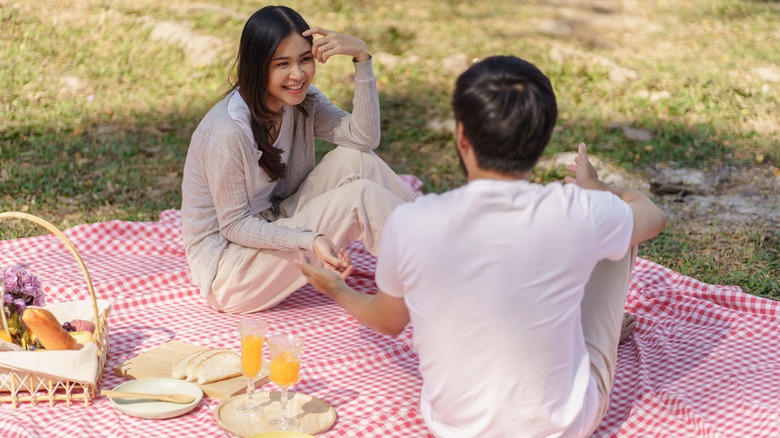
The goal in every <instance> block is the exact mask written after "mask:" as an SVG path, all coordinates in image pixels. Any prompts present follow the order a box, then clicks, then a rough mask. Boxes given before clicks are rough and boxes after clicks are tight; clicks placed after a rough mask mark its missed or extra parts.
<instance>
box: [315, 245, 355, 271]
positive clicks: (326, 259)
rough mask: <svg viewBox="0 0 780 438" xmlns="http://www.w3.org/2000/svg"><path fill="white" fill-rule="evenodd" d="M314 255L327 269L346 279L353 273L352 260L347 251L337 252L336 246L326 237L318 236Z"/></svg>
mask: <svg viewBox="0 0 780 438" xmlns="http://www.w3.org/2000/svg"><path fill="white" fill-rule="evenodd" d="M312 251H314V254H315V255H316V256H317V257H318V258H319V259H320V260H322V263H323V265H324V267H325V268H327V269H329V270H331V271H333V272H335V273H336V274H338V275H339V276H340V277H341V278H344V279H346V278H347V277H349V274H351V273H352V259H350V258H349V255H347V252H346V251H345V250H343V249H342V250H340V251H337V250H336V246H335V245H334V244H333V242H331V241H330V239H328V238H327V237H325V236H317V237H316V238H315V239H314V245H312Z"/></svg>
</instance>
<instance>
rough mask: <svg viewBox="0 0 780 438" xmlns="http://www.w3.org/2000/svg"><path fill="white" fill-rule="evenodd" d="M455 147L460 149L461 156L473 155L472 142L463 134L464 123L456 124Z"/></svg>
mask: <svg viewBox="0 0 780 438" xmlns="http://www.w3.org/2000/svg"><path fill="white" fill-rule="evenodd" d="M455 132H456V133H455V147H457V148H458V152H460V155H461V156H466V155H467V154H471V153H472V150H471V142H470V141H469V139H468V137H466V134H464V132H463V123H462V122H456V125H455Z"/></svg>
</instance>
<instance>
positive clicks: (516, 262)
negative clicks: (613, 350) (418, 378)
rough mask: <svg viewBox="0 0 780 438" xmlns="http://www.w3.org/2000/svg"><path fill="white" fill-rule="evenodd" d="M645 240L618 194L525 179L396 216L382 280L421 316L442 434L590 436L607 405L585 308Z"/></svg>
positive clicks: (429, 412)
mask: <svg viewBox="0 0 780 438" xmlns="http://www.w3.org/2000/svg"><path fill="white" fill-rule="evenodd" d="M632 227H633V216H632V212H631V210H630V209H629V207H628V205H627V204H625V203H624V202H623V201H622V200H620V199H619V198H618V197H617V196H615V195H613V194H611V193H608V192H602V191H592V190H583V189H582V188H580V187H578V186H576V185H573V184H567V185H561V184H558V183H554V184H548V185H540V184H534V183H530V182H528V181H524V180H513V181H505V180H475V181H472V182H470V183H469V184H467V185H466V186H464V187H461V188H459V189H456V190H453V191H450V192H447V193H444V194H442V195H426V196H424V197H422V198H418V199H417V200H416V201H415V202H414V203H411V204H404V205H401V206H399V207H397V208H396V209H395V210H394V212H393V213H392V214H391V215H390V217H389V218H388V220H387V222H386V224H385V227H384V230H383V234H382V240H381V244H380V249H379V260H378V262H377V268H376V281H377V286H378V288H379V290H381V291H382V292H384V293H386V294H388V295H390V296H394V297H399V298H400V297H403V298H404V301H405V303H406V306H407V307H408V308H409V313H410V317H411V322H412V325H413V333H414V347H415V350H416V351H417V353H418V355H419V358H420V372H421V374H422V378H423V388H422V394H421V410H422V414H423V417H424V419H425V422H426V424H427V425H428V427H429V429H430V431H431V432H432V433H434V434H435V435H437V436H441V437H477V436H482V437H488V436H489V437H520V436H534V437H536V436H545V437H547V436H581V435H583V434H585V433H587V432H588V430H589V428H590V427H591V425H592V424H593V423H594V421H596V420H597V419H596V416H597V415H598V413H597V406H598V401H599V400H598V391H597V387H596V382H595V380H594V379H593V378H592V377H591V373H590V362H589V358H588V353H587V350H586V348H585V344H584V340H583V334H582V326H581V322H580V302H581V300H582V296H583V291H584V286H585V283H586V282H587V280H588V278H589V276H590V273H591V271H592V270H593V268H594V266H595V265H596V263H597V262H598V261H599V260H602V259H611V260H617V259H620V258H621V257H623V256H625V254H626V251H627V250H628V248H629V244H630V238H631V233H632Z"/></svg>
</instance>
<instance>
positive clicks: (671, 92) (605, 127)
mask: <svg viewBox="0 0 780 438" xmlns="http://www.w3.org/2000/svg"><path fill="white" fill-rule="evenodd" d="M288 4H289V5H290V6H291V7H293V8H295V9H296V10H299V11H300V12H301V13H302V14H303V15H304V16H305V17H306V18H307V20H308V21H309V23H310V24H312V25H321V26H323V27H327V28H332V29H335V30H339V31H344V32H349V33H352V34H354V35H356V36H359V37H361V38H363V39H364V40H365V41H366V42H367V43H368V44H369V47H370V49H371V51H372V53H373V54H374V55H375V59H376V62H375V71H376V72H377V77H378V83H379V91H380V99H381V104H382V111H383V112H382V123H383V137H382V145H381V148H380V149H379V153H380V155H382V156H383V158H385V159H386V160H387V161H388V162H389V163H390V164H391V165H392V166H393V167H394V168H395V169H396V170H397V171H398V172H403V173H412V174H415V175H417V176H419V177H420V178H421V179H422V180H423V182H424V188H425V190H427V191H434V192H441V191H444V190H448V189H451V188H453V187H457V186H458V185H460V184H462V183H463V182H464V178H463V175H462V173H461V171H460V169H459V166H458V162H457V159H456V158H455V156H454V152H453V139H452V136H451V135H450V134H448V133H443V132H437V131H432V130H431V129H429V128H428V127H427V123H428V122H429V121H430V120H432V119H447V118H449V117H451V116H450V109H449V98H450V90H451V89H452V86H453V84H454V81H455V78H456V77H457V74H458V73H459V71H460V70H462V68H465V66H466V65H467V64H468V62H470V61H471V60H473V59H478V58H484V57H486V56H489V55H492V54H514V55H518V56H521V57H523V58H526V59H528V60H530V61H531V62H533V63H535V64H536V65H537V66H539V67H540V68H541V69H542V70H543V71H545V72H546V73H547V74H548V76H549V77H550V79H551V80H552V82H553V84H554V87H555V91H556V94H557V96H558V103H559V109H560V120H559V122H558V127H559V130H558V131H557V132H556V134H555V135H554V137H553V140H552V142H551V145H550V147H549V149H548V151H547V153H548V154H552V153H556V152H562V151H570V150H572V149H573V148H574V146H575V145H576V144H577V143H579V142H580V141H585V142H587V143H589V144H590V145H591V150H592V152H593V153H595V154H598V155H600V156H602V157H604V158H607V159H609V160H612V161H614V162H617V163H619V164H620V165H621V166H623V167H625V168H627V169H630V170H631V171H634V172H638V173H643V172H645V171H646V170H647V169H648V168H649V167H650V166H653V165H656V164H659V163H668V162H675V163H676V165H678V166H687V167H703V168H707V167H717V166H724V165H729V166H731V165H738V166H754V165H757V161H763V165H774V166H777V163H780V146H779V145H780V130H778V126H780V114H779V113H778V111H777V108H778V107H780V84H778V83H777V82H772V81H768V80H764V79H762V78H761V76H760V75H758V74H757V73H756V71H757V69H762V68H770V67H772V66H775V68H776V66H777V65H778V64H780V51H778V50H777V41H778V31H777V29H778V24H779V23H780V20H779V19H778V17H780V4H778V3H777V2H772V1H755V0H746V1H733V0H692V1H690V2H682V3H680V2H671V3H670V2H662V1H652V0H651V1H648V2H642V3H641V5H639V4H637V5H631V4H626V5H623V6H616V5H612V4H607V5H606V6H605V4H604V3H603V2H602V3H593V4H592V5H591V4H589V3H588V2H574V1H564V2H556V3H555V4H549V2H543V1H531V2H511V1H503V0H492V1H490V0H487V1H483V2H470V1H465V0H432V1H429V2H419V1H412V0H398V1H395V2H384V1H379V0H369V1H361V2H358V1H350V0H313V1H308V2H303V1H290V2H288ZM258 7H259V5H258V3H257V2H250V1H227V0H217V1H209V2H203V1H194V0H183V1H180V2H175V3H165V2H163V3H159V2H153V1H151V0H143V1H128V0H84V1H80V2H76V3H73V2H64V1H58V0H43V1H39V2H14V3H11V2H5V3H0V23H2V24H1V25H2V29H3V38H2V39H0V84H2V87H0V210H21V211H28V212H30V213H33V214H36V215H39V216H41V217H43V218H46V219H48V220H51V221H52V222H53V223H55V224H56V225H57V226H59V227H61V228H67V227H69V226H73V225H75V224H78V223H88V222H97V221H104V220H109V219H126V220H156V219H157V215H158V214H159V212H160V211H161V210H164V209H168V208H178V207H179V205H180V202H181V194H180V188H179V184H180V181H181V172H182V167H183V162H184V157H185V154H186V149H187V146H188V143H189V138H190V135H191V133H192V131H193V130H194V129H195V127H196V126H197V123H198V121H199V120H200V118H201V117H202V116H203V115H204V114H205V112H206V111H207V110H208V108H209V107H210V106H211V105H212V104H213V103H214V102H215V101H216V100H217V99H218V98H219V97H220V95H221V93H223V92H224V91H225V90H226V89H227V87H228V78H227V75H228V71H229V69H230V67H231V64H232V61H233V58H234V56H235V50H236V46H237V43H238V38H239V35H240V32H241V29H242V27H243V24H244V22H245V20H246V18H247V17H248V16H249V15H251V13H252V12H254V11H255V10H256V8H258ZM161 22H170V23H175V24H177V25H181V26H186V28H188V29H190V30H191V32H192V35H193V36H209V37H213V38H215V39H216V40H217V41H220V42H221V45H220V46H219V47H218V48H217V49H216V50H217V53H218V56H217V59H216V60H215V62H213V63H207V64H198V63H193V62H191V61H190V58H188V49H187V47H185V45H184V44H177V43H171V42H166V41H165V40H161V39H156V38H155V37H154V34H153V29H154V26H155V24H157V23H161ZM190 39H191V40H192V38H190ZM393 56H394V57H395V58H392V57H393ZM458 57H461V58H458ZM389 59H395V61H394V62H393V63H390V62H389V61H388V60H389ZM445 61H447V62H445ZM453 61H458V62H462V63H461V64H458V62H454V66H452V65H450V66H448V63H449V64H453ZM618 68H622V69H625V71H630V72H632V74H633V77H632V78H631V79H629V80H625V81H621V80H616V79H614V78H612V77H611V74H613V73H615V71H616V69H618ZM351 74H352V66H351V65H350V62H349V60H347V59H333V60H331V61H329V62H328V63H327V64H326V65H324V66H318V73H317V78H316V80H315V83H316V85H317V86H318V87H319V88H320V89H322V90H324V91H325V92H326V93H327V94H328V95H329V96H330V97H331V98H332V100H333V101H334V102H336V103H337V104H339V105H341V106H343V107H345V108H347V109H349V106H350V102H351V96H352V82H351V76H350V75H351ZM616 124H617V125H626V126H630V127H632V128H635V129H643V130H647V131H649V132H650V133H652V139H651V140H649V141H636V140H631V139H628V138H626V136H625V135H623V133H622V131H621V130H620V129H614V128H612V127H613V126H615V125H616ZM328 147H329V145H326V144H323V143H319V144H318V148H319V150H320V153H322V152H324V150H326V149H327V148H328ZM759 158H760V159H759ZM561 176H562V175H560V174H559V173H556V172H547V173H545V172H539V173H537V174H536V175H535V178H536V179H537V180H539V181H549V180H551V179H556V178H560V177H561ZM33 232H34V230H30V227H27V226H25V225H24V224H16V223H12V224H3V226H1V227H0V238H13V237H17V236H21V235H26V234H29V233H33ZM777 244H778V238H777V235H776V234H766V233H758V234H756V233H752V232H751V231H735V232H734V233H725V234H723V233H721V234H718V233H715V232H713V233H709V234H708V233H704V234H690V233H687V232H686V231H685V230H684V229H683V228H681V227H678V226H676V225H675V224H670V227H669V228H668V229H667V231H665V232H664V234H662V235H661V236H660V237H659V238H658V239H656V240H655V241H653V242H651V243H648V244H646V245H645V246H644V247H643V252H642V254H643V256H645V257H647V258H650V259H652V260H655V261H657V262H659V263H661V264H664V265H666V266H669V267H671V268H673V269H676V270H678V271H680V272H682V273H684V274H687V275H691V276H693V277H696V278H699V279H702V280H704V281H708V282H713V283H728V284H737V285H740V286H741V287H743V288H745V290H746V291H749V292H751V293H755V294H759V295H764V296H770V297H773V298H778V297H780V295H778V294H780V292H778V254H777V249H776V248H777V246H778V245H777Z"/></svg>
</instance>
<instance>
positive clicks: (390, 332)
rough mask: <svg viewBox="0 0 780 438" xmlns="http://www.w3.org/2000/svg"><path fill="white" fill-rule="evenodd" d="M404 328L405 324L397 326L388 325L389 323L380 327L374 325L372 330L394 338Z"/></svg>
mask: <svg viewBox="0 0 780 438" xmlns="http://www.w3.org/2000/svg"><path fill="white" fill-rule="evenodd" d="M404 328H406V325H404V326H402V327H399V326H389V325H382V326H380V327H375V328H374V330H376V331H377V332H379V333H381V334H383V335H385V336H392V337H394V338H397V337H398V335H400V334H401V333H403V331H404Z"/></svg>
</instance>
